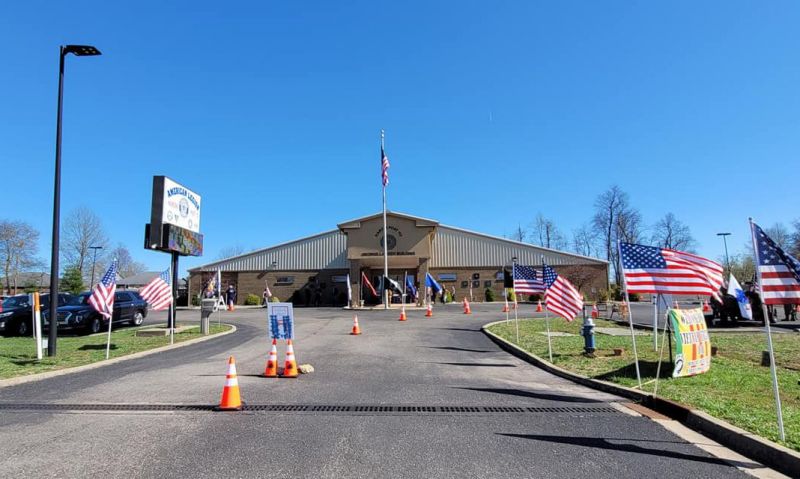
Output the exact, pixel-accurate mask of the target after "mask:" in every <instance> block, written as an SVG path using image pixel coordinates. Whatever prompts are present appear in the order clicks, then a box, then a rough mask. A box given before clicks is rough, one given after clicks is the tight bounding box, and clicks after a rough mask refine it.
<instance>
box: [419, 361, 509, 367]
mask: <svg viewBox="0 0 800 479" xmlns="http://www.w3.org/2000/svg"><path fill="white" fill-rule="evenodd" d="M426 362H427V363H428V364H445V365H448V366H474V367H487V368H515V367H517V365H516V364H508V363H437V362H435V361H434V362H430V361H426Z"/></svg>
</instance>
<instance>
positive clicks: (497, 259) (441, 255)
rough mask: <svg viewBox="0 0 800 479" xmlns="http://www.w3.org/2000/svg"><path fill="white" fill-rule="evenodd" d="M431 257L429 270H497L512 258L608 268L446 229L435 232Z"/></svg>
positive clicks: (594, 261)
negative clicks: (487, 268) (472, 268)
mask: <svg viewBox="0 0 800 479" xmlns="http://www.w3.org/2000/svg"><path fill="white" fill-rule="evenodd" d="M431 256H432V258H431V267H432V268H466V267H492V266H498V267H499V266H502V265H507V264H511V258H513V257H515V256H516V257H517V262H518V263H519V264H527V265H541V264H542V256H544V260H545V261H546V262H547V264H550V265H554V266H556V265H570V264H599V265H605V264H608V262H607V261H605V260H602V259H597V258H590V257H588V256H582V255H579V254H574V253H567V252H565V251H558V250H554V249H549V248H543V247H541V246H536V245H532V244H530V243H521V242H519V241H514V240H510V239H506V238H500V237H497V236H491V235H487V234H483V233H476V232H474V231H469V230H465V229H461V228H455V227H452V226H445V225H440V226H439V227H438V228H437V229H436V235H435V236H434V240H433V253H432V254H431Z"/></svg>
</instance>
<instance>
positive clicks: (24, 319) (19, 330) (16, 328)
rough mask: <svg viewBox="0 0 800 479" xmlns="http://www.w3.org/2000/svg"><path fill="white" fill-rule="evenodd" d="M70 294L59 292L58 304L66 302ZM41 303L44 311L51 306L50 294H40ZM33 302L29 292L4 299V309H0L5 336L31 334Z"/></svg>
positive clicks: (0, 324) (1, 327)
mask: <svg viewBox="0 0 800 479" xmlns="http://www.w3.org/2000/svg"><path fill="white" fill-rule="evenodd" d="M69 297H70V295H69V294H68V293H59V294H58V305H59V306H63V305H64V304H66V302H67V300H68V299H69ZM39 305H40V308H41V311H42V312H44V311H45V310H46V309H47V308H49V307H50V295H49V294H42V295H40V296H39ZM32 307H33V303H32V302H31V297H30V296H29V295H27V294H18V295H16V296H10V297H8V298H6V299H4V300H3V309H2V310H0V332H2V333H3V335H4V336H30V335H31V334H32V332H33V312H32V310H31V308H32Z"/></svg>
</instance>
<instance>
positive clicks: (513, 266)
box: [511, 263, 519, 345]
mask: <svg viewBox="0 0 800 479" xmlns="http://www.w3.org/2000/svg"><path fill="white" fill-rule="evenodd" d="M516 269H517V263H514V264H512V265H511V278H512V281H513V278H514V273H515V272H516ZM511 290H512V291H514V324H515V325H516V327H517V345H519V316H518V315H517V314H518V313H517V309H519V308H517V288H514V287H513V286H512V287H511Z"/></svg>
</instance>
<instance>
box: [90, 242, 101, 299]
mask: <svg viewBox="0 0 800 479" xmlns="http://www.w3.org/2000/svg"><path fill="white" fill-rule="evenodd" d="M89 249H93V250H94V257H93V258H92V281H91V283H89V289H92V288H94V265H95V264H96V263H97V250H99V249H103V247H102V246H89Z"/></svg>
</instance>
